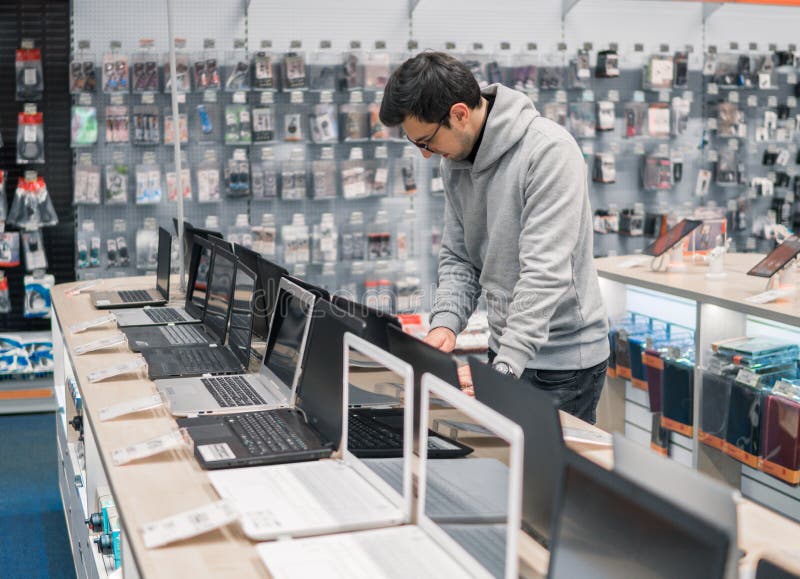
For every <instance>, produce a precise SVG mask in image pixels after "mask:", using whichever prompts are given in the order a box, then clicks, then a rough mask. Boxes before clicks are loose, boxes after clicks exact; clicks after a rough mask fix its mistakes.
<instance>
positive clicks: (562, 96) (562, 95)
mask: <svg viewBox="0 0 800 579" xmlns="http://www.w3.org/2000/svg"><path fill="white" fill-rule="evenodd" d="M556 102H557V103H560V104H564V103H566V102H567V91H565V90H559V91H556Z"/></svg>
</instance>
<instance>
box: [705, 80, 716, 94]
mask: <svg viewBox="0 0 800 579" xmlns="http://www.w3.org/2000/svg"><path fill="white" fill-rule="evenodd" d="M706 91H707V92H708V94H710V95H715V94H719V86H717V83H715V82H710V83H708V88H707V89H706Z"/></svg>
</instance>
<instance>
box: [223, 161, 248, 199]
mask: <svg viewBox="0 0 800 579" xmlns="http://www.w3.org/2000/svg"><path fill="white" fill-rule="evenodd" d="M225 192H226V194H227V196H228V197H248V196H249V195H250V163H249V161H248V160H247V149H234V150H233V152H232V154H231V158H230V159H228V162H227V163H226V164H225Z"/></svg>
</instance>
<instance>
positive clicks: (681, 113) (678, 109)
mask: <svg viewBox="0 0 800 579" xmlns="http://www.w3.org/2000/svg"><path fill="white" fill-rule="evenodd" d="M691 108H692V103H691V102H690V101H688V100H687V99H684V98H680V97H675V98H673V99H672V130H671V133H672V135H673V136H675V137H677V136H679V135H682V134H684V133H685V132H686V130H687V128H688V127H689V113H690V111H691Z"/></svg>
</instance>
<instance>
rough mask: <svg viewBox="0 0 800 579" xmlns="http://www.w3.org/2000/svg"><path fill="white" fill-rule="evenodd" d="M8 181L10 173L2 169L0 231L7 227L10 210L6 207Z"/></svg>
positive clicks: (0, 175) (0, 172) (0, 182)
mask: <svg viewBox="0 0 800 579" xmlns="http://www.w3.org/2000/svg"><path fill="white" fill-rule="evenodd" d="M7 181H8V173H6V172H5V171H2V170H0V232H1V231H3V228H4V227H5V221H6V216H7V215H8V210H7V208H6V182H7Z"/></svg>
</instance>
